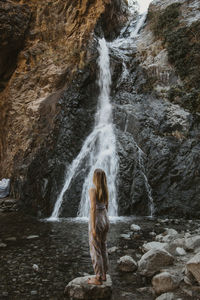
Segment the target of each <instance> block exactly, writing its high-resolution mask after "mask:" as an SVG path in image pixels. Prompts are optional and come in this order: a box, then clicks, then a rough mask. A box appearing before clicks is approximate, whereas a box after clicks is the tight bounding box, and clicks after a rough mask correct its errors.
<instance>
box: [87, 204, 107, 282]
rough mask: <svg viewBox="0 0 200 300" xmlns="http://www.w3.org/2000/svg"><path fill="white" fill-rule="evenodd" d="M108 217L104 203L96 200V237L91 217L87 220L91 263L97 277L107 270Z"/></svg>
mask: <svg viewBox="0 0 200 300" xmlns="http://www.w3.org/2000/svg"><path fill="white" fill-rule="evenodd" d="M109 227H110V225H109V219H108V215H107V209H106V206H105V204H104V203H100V202H98V201H97V200H96V237H95V238H94V237H93V235H92V231H91V218H90V220H89V245H90V256H91V259H92V265H93V269H94V272H95V274H96V276H97V277H102V276H103V274H106V272H107V271H108V252H107V244H106V238H107V233H108V230H109Z"/></svg>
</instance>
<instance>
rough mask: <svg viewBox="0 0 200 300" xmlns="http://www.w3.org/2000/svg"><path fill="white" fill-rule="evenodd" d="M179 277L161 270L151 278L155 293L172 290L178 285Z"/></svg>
mask: <svg viewBox="0 0 200 300" xmlns="http://www.w3.org/2000/svg"><path fill="white" fill-rule="evenodd" d="M180 280H181V279H180V277H178V276H177V275H174V274H171V273H169V272H162V273H159V274H157V275H155V276H154V277H153V278H152V285H153V288H154V290H155V292H156V294H161V293H166V292H170V291H173V290H174V289H176V288H177V287H178V286H179V283H180Z"/></svg>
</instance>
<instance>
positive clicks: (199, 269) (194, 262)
mask: <svg viewBox="0 0 200 300" xmlns="http://www.w3.org/2000/svg"><path fill="white" fill-rule="evenodd" d="M186 268H187V271H189V272H191V273H192V275H193V276H194V277H195V278H196V280H197V281H198V283H199V284H200V252H199V253H197V254H196V255H195V256H194V257H192V258H191V259H190V260H189V261H188V262H187V263H186Z"/></svg>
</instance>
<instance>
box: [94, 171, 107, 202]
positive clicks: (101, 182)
mask: <svg viewBox="0 0 200 300" xmlns="http://www.w3.org/2000/svg"><path fill="white" fill-rule="evenodd" d="M93 183H94V185H95V186H96V191H97V200H98V201H99V202H103V203H105V204H106V205H108V186H107V179H106V174H105V172H104V171H103V170H102V169H96V170H95V171H94V175H93Z"/></svg>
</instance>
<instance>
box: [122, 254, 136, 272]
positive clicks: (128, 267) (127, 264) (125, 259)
mask: <svg viewBox="0 0 200 300" xmlns="http://www.w3.org/2000/svg"><path fill="white" fill-rule="evenodd" d="M117 263H118V266H119V269H120V270H121V271H123V272H134V271H136V270H137V263H136V262H135V261H134V259H133V258H132V257H131V256H128V255H125V256H122V257H120V259H119V260H118V262H117Z"/></svg>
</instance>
